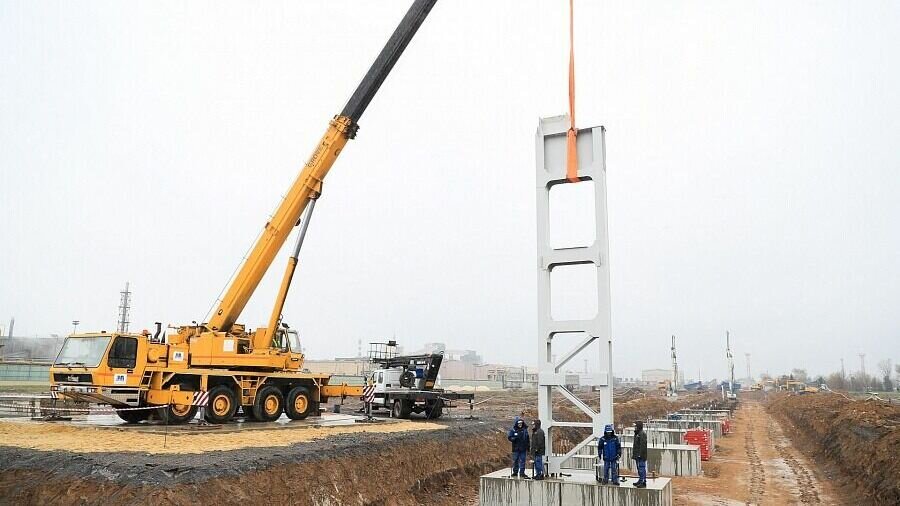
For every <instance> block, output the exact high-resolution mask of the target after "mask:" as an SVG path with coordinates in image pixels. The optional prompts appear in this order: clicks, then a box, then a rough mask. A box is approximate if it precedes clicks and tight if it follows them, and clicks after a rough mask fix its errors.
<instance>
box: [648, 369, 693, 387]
mask: <svg viewBox="0 0 900 506" xmlns="http://www.w3.org/2000/svg"><path fill="white" fill-rule="evenodd" d="M661 381H672V369H644V370H642V371H641V382H642V383H644V385H656V384H658V383H659V382H661ZM681 385H684V373H683V372H681V371H678V386H681Z"/></svg>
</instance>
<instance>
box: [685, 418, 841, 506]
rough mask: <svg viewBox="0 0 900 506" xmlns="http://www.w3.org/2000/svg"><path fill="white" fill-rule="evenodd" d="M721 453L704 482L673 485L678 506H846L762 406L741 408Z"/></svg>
mask: <svg viewBox="0 0 900 506" xmlns="http://www.w3.org/2000/svg"><path fill="white" fill-rule="evenodd" d="M717 449H718V451H717V452H716V453H715V454H714V455H713V457H712V460H710V461H709V462H704V463H703V471H704V476H700V477H677V478H674V479H673V485H674V492H675V504H677V505H707V504H716V505H740V504H778V505H782V504H785V505H789V504H847V502H845V501H844V500H842V498H841V497H840V496H839V492H838V491H837V490H836V489H835V488H834V487H833V486H832V485H831V483H829V482H828V481H825V480H824V479H822V478H821V477H820V476H819V474H817V472H818V469H817V467H818V466H817V465H816V463H812V462H810V461H808V460H807V458H806V457H804V456H803V454H802V453H800V452H799V451H798V450H797V448H795V447H794V445H793V443H792V442H791V440H790V439H788V437H787V436H786V435H785V433H784V431H783V430H782V427H781V425H780V424H779V423H778V422H777V421H776V420H775V419H774V418H772V417H771V416H770V415H769V413H767V412H766V410H765V408H763V406H762V405H761V404H760V403H759V402H755V401H745V402H743V403H742V404H741V407H740V408H739V409H738V410H737V411H736V412H735V421H734V425H733V432H732V433H731V434H729V435H727V436H725V437H721V438H719V440H718V441H717Z"/></svg>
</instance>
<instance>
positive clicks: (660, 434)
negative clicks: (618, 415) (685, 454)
mask: <svg viewBox="0 0 900 506" xmlns="http://www.w3.org/2000/svg"><path fill="white" fill-rule="evenodd" d="M644 432H646V433H647V444H648V445H653V446H660V445H663V444H670V445H680V444H683V443H684V433H685V432H687V429H668V428H644ZM619 439H621V440H622V442H623V443H630V442H632V441H634V428H633V427H626V428H625V430H624V431H622V433H621V434H619Z"/></svg>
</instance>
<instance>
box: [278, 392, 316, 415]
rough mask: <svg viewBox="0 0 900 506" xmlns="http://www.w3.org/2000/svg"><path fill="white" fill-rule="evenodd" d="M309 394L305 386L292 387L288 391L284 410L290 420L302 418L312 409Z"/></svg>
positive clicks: (312, 403)
mask: <svg viewBox="0 0 900 506" xmlns="http://www.w3.org/2000/svg"><path fill="white" fill-rule="evenodd" d="M314 404H315V403H314V402H313V401H312V399H311V398H310V395H309V389H308V388H306V387H294V388H292V389H291V391H290V392H288V396H287V405H285V407H284V412H285V413H287V416H288V418H290V419H291V420H303V419H304V418H306V417H307V416H309V413H310V412H311V411H312V408H313V405H314Z"/></svg>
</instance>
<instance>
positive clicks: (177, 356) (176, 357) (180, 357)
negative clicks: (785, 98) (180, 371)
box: [172, 351, 184, 362]
mask: <svg viewBox="0 0 900 506" xmlns="http://www.w3.org/2000/svg"><path fill="white" fill-rule="evenodd" d="M172 361H173V362H184V352H183V351H176V352H173V353H172Z"/></svg>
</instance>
